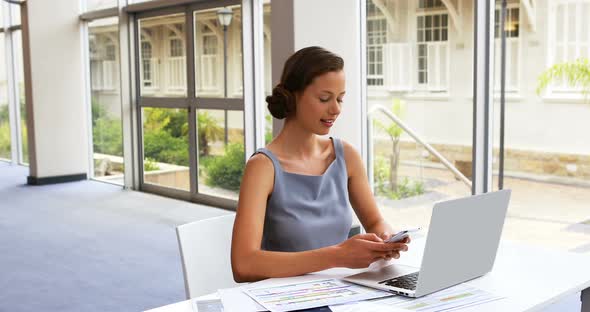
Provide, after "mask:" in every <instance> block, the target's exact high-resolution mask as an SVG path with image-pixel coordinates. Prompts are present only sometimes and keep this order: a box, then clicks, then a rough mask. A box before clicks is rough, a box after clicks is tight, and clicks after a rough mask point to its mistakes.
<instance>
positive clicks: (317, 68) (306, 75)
mask: <svg viewBox="0 0 590 312" xmlns="http://www.w3.org/2000/svg"><path fill="white" fill-rule="evenodd" d="M343 68H344V60H343V59H342V58H341V57H340V56H338V55H336V54H334V53H332V52H330V51H328V50H326V49H324V48H321V47H307V48H303V49H301V50H299V51H297V52H295V53H294V54H293V55H291V56H290V57H289V59H287V61H286V62H285V67H284V68H283V74H282V75H281V81H280V82H279V84H277V85H276V86H275V87H274V88H273V89H272V95H269V96H267V97H266V102H267V103H268V110H269V111H270V113H271V114H272V116H273V117H275V118H277V119H283V118H285V117H287V116H288V115H290V114H292V113H294V112H295V93H296V92H300V91H303V90H304V89H305V88H306V87H307V86H309V85H310V84H311V83H312V82H313V79H314V78H316V77H317V76H320V75H323V74H325V73H327V72H332V71H340V70H342V69H343Z"/></svg>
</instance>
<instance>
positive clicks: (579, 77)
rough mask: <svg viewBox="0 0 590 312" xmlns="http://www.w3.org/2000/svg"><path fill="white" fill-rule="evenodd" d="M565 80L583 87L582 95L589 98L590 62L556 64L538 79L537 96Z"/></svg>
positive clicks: (582, 59)
mask: <svg viewBox="0 0 590 312" xmlns="http://www.w3.org/2000/svg"><path fill="white" fill-rule="evenodd" d="M559 80H565V82H567V84H569V85H570V86H574V87H576V86H577V87H581V88H582V93H584V95H585V96H586V98H588V95H590V60H589V59H587V58H580V59H577V60H575V61H573V62H564V63H559V64H555V65H553V66H551V67H549V68H548V69H547V70H545V71H544V72H543V73H541V75H540V76H539V78H538V85H537V94H540V93H541V92H542V91H543V90H545V89H546V88H547V86H549V84H551V83H553V82H556V81H559Z"/></svg>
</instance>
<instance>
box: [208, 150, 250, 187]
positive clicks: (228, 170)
mask: <svg viewBox="0 0 590 312" xmlns="http://www.w3.org/2000/svg"><path fill="white" fill-rule="evenodd" d="M244 166H245V163H244V145H243V144H241V143H232V144H228V145H227V146H226V147H225V154H224V155H223V156H219V157H215V158H212V159H211V160H209V161H207V162H206V164H205V173H206V174H207V177H206V178H205V184H207V185H209V186H217V187H221V188H224V189H227V190H232V191H237V190H239V189H240V182H241V180H242V175H243V174H244Z"/></svg>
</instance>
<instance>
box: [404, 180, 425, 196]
mask: <svg viewBox="0 0 590 312" xmlns="http://www.w3.org/2000/svg"><path fill="white" fill-rule="evenodd" d="M421 194H424V183H422V182H421V181H414V182H413V183H412V182H410V180H409V179H408V178H407V177H404V179H403V180H402V181H401V182H400V183H399V185H398V188H397V195H398V196H399V198H406V197H412V196H418V195H421Z"/></svg>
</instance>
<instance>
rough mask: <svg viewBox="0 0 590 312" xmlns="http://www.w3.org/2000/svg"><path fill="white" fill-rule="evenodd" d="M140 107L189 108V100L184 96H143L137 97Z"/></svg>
mask: <svg viewBox="0 0 590 312" xmlns="http://www.w3.org/2000/svg"><path fill="white" fill-rule="evenodd" d="M138 104H139V106H140V107H160V108H187V109H188V108H189V101H188V99H186V98H184V97H143V96H140V97H139V99H138Z"/></svg>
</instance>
